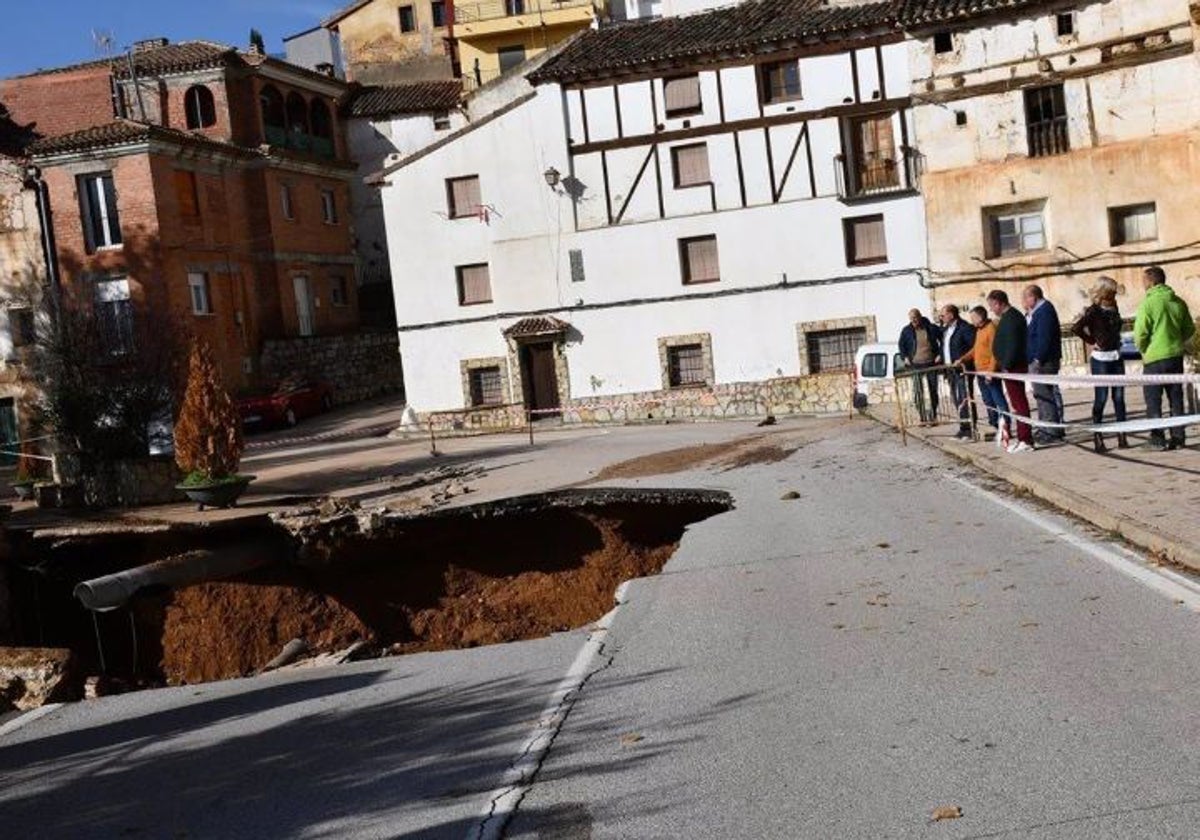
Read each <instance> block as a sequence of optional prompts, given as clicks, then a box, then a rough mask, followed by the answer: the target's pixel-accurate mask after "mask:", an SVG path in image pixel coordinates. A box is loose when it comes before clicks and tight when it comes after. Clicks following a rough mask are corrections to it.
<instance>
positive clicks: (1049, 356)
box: [1022, 286, 1066, 443]
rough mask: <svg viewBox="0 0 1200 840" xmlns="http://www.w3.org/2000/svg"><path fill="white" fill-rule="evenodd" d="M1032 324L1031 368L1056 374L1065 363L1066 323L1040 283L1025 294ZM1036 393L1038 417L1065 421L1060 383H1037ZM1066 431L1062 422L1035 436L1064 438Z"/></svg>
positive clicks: (1029, 358)
mask: <svg viewBox="0 0 1200 840" xmlns="http://www.w3.org/2000/svg"><path fill="white" fill-rule="evenodd" d="M1022 299H1023V302H1024V304H1025V312H1026V313H1027V315H1026V318H1027V320H1028V325H1029V338H1028V342H1029V346H1028V348H1027V352H1026V356H1027V357H1028V364H1029V372H1030V373H1041V374H1047V375H1050V376H1054V375H1055V374H1057V373H1058V371H1059V368H1060V367H1061V366H1062V326H1061V324H1060V323H1059V320H1058V311H1057V310H1056V309H1055V308H1054V304H1052V303H1050V301H1048V300H1046V297H1045V295H1044V294H1043V293H1042V289H1041V287H1040V286H1027V287H1026V288H1025V291H1024V293H1023V295H1022ZM1033 397H1034V400H1035V401H1036V402H1037V413H1038V420H1041V421H1042V422H1043V423H1051V424H1060V423H1062V422H1063V396H1062V391H1061V390H1060V389H1059V387H1058V386H1057V385H1043V384H1041V383H1036V384H1034V386H1033ZM1065 436H1066V431H1065V430H1064V429H1062V428H1059V427H1058V426H1056V425H1054V426H1049V427H1046V428H1041V429H1038V431H1037V432H1035V433H1034V438H1035V439H1037V440H1038V441H1039V442H1041V443H1047V442H1049V441H1052V440H1062V439H1063V438H1064V437H1065Z"/></svg>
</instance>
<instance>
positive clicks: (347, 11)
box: [321, 0, 375, 28]
mask: <svg viewBox="0 0 1200 840" xmlns="http://www.w3.org/2000/svg"><path fill="white" fill-rule="evenodd" d="M374 2H375V0H354V2H353V3H351V4H350V5H348V6H343V7H342V8H340V9H338V10H337V11H336V12H334V13H333V14H331V15H330V16H329V17H327V18H325V20H323V21H321V26H324V27H327V28H328V27H330V26H333V25H334V24H336V23H337V22H338V21H339V20H341V19H342V18H344V17H346V16H347V15H351V14H354V13H355V12H357V11H358V10H359V9H361V8H362V7H363V6H369V5H371V4H372V3H374Z"/></svg>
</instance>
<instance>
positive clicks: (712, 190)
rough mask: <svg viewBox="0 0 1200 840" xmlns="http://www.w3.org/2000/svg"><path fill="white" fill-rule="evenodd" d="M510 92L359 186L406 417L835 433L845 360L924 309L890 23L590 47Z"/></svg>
mask: <svg viewBox="0 0 1200 840" xmlns="http://www.w3.org/2000/svg"><path fill="white" fill-rule="evenodd" d="M529 78H530V80H531V81H532V82H533V83H534V85H535V87H534V89H533V91H532V92H531V93H528V94H526V95H525V96H522V97H519V98H517V99H515V100H513V101H512V102H510V103H509V104H508V105H506V106H504V107H502V108H500V109H498V110H496V111H494V112H493V113H492V114H490V115H489V116H486V117H483V118H481V119H478V120H476V121H474V122H473V123H471V124H470V125H468V126H466V127H464V128H462V129H461V130H459V131H457V132H454V133H453V134H452V135H451V136H450V137H448V138H446V139H444V140H442V141H440V142H438V143H436V144H435V145H433V146H431V147H429V148H427V149H425V150H424V151H422V152H421V153H419V154H417V155H413V156H411V157H409V158H407V159H405V160H401V161H399V162H398V163H396V164H394V165H392V166H390V167H387V168H385V170H384V179H385V182H386V186H384V187H383V189H382V197H383V207H384V214H385V218H386V224H387V238H388V243H389V251H390V255H391V266H392V276H393V282H394V289H395V298H396V311H397V316H398V319H399V324H400V330H401V334H400V343H401V351H402V354H403V357H404V366H405V372H406V382H407V388H408V397H409V402H410V404H411V405H412V406H413V408H414V409H416V410H417V411H418V412H421V413H430V412H441V411H451V412H459V413H461V416H463V417H466V418H468V420H467V422H471V423H479V424H487V423H491V422H506V421H508V420H511V419H512V416H513V415H514V414H517V415H519V414H521V413H523V411H524V409H532V410H534V411H537V412H542V413H547V414H550V413H561V414H562V415H563V417H564V418H565V419H568V420H575V419H588V418H589V417H601V418H602V417H606V416H610V417H613V418H616V419H622V418H629V419H633V418H645V417H647V416H652V417H660V416H731V415H739V414H762V413H767V412H773V413H782V412H788V411H820V410H830V409H833V408H837V409H839V410H840V409H841V408H843V407H844V406H845V405H846V404H847V403H848V401H849V375H848V373H847V368H848V366H849V362H850V359H851V358H852V356H853V351H854V349H855V348H856V347H857V346H858V345H859V344H861V343H862V342H864V341H870V340H873V339H875V338H876V337H877V336H882V337H886V338H889V339H890V338H891V337H892V336H893V335H894V334H895V332H896V331H897V330H898V329H899V327H900V326H901V325H902V324H903V323H904V321H905V313H906V311H907V310H908V309H910V308H912V307H914V306H916V307H922V308H923V307H924V306H926V305H927V304H928V294H927V293H926V292H925V291H924V290H923V289H922V287H921V284H920V271H921V268H922V267H923V266H924V264H925V230H924V222H923V219H924V215H923V207H922V199H921V197H920V194H919V192H918V175H919V163H920V155H919V153H918V152H917V150H916V149H915V148H914V147H913V140H912V131H913V125H912V114H911V103H910V99H909V81H910V74H909V68H908V64H907V58H906V48H905V45H904V43H903V38H902V35H901V33H900V31H899V29H898V27H897V25H896V15H895V7H894V4H887V3H875V4H857V5H854V6H853V7H849V8H845V7H824V6H821V7H813V6H810V5H808V4H803V3H796V2H792V1H791V0H756V2H750V3H745V4H743V5H741V6H738V7H733V8H728V9H721V10H716V11H712V12H706V13H703V14H697V15H692V16H688V17H681V18H669V19H663V20H656V21H648V22H635V23H630V24H625V25H622V26H617V27H610V28H604V29H601V30H598V31H593V32H588V33H585V34H584V35H582V36H581V37H579V38H578V39H577V40H576V41H574V42H573V43H572V44H571V45H569V46H568V47H567V48H565V49H564V50H563V51H562V52H561V53H560V54H559V55H557V56H556V57H554V58H553V59H551V60H550V61H548V62H547V63H546V64H545V65H544V66H542V67H541V68H539V69H538V70H537V71H535V72H533V73H532V74H530V77H529ZM822 374H827V375H822Z"/></svg>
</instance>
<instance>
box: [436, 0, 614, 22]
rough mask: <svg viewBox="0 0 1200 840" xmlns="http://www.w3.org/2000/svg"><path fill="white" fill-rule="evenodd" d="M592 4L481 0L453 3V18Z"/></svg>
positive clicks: (481, 17) (552, 0)
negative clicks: (479, 0) (478, 0)
mask: <svg viewBox="0 0 1200 840" xmlns="http://www.w3.org/2000/svg"><path fill="white" fill-rule="evenodd" d="M592 5H593V4H592V0H482V2H476V3H462V4H458V3H455V4H454V20H455V22H456V23H478V22H480V21H484V20H497V19H499V18H506V17H520V16H521V15H539V14H543V13H545V12H556V11H558V10H560V9H573V8H583V7H591V6H592Z"/></svg>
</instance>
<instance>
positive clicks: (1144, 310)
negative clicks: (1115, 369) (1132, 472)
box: [1133, 266, 1196, 449]
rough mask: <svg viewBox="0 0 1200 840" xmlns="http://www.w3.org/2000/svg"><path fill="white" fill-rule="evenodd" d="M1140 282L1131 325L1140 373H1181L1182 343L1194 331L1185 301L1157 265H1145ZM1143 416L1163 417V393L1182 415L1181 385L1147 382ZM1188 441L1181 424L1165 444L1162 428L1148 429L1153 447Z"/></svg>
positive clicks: (1176, 413)
mask: <svg viewBox="0 0 1200 840" xmlns="http://www.w3.org/2000/svg"><path fill="white" fill-rule="evenodd" d="M1142 285H1143V286H1144V287H1145V289H1146V299H1145V300H1143V301H1142V305H1141V306H1139V307H1138V311H1137V319H1136V321H1135V322H1134V326H1133V340H1134V342H1135V343H1136V344H1137V348H1138V350H1140V351H1141V353H1142V360H1143V361H1144V362H1145V366H1144V368H1143V372H1144V373H1146V374H1147V375H1154V374H1181V373H1183V354H1184V352H1185V345H1186V344H1187V342H1188V341H1189V340H1190V339H1191V337H1192V336H1193V335H1195V333H1196V323H1195V321H1193V320H1192V313H1191V312H1190V311H1188V306H1187V304H1186V303H1185V302H1184V301H1183V299H1182V298H1180V297H1179V296H1178V295H1176V294H1175V291H1174V290H1173V289H1172V288H1171V287H1170V286H1168V285H1167V275H1166V272H1164V271H1163V270H1162V269H1161V268H1159V267H1158V266H1153V267H1151V268H1147V269H1146V270H1145V271H1144V272H1143V273H1142ZM1143 392H1144V394H1145V397H1146V416H1147V417H1148V418H1150V419H1151V420H1158V419H1160V418H1161V417H1162V398H1163V393H1164V392H1166V395H1167V401H1168V403H1170V407H1171V416H1172V417H1183V416H1184V408H1183V385H1178V384H1176V385H1146V386H1145V387H1144V388H1143ZM1186 442H1187V436H1186V432H1185V429H1184V427H1183V426H1176V427H1175V428H1172V429H1171V442H1170V443H1167V441H1166V436H1165V435H1164V434H1163V430H1162V429H1155V430H1153V431H1152V432H1150V446H1151V448H1153V449H1182V448H1183V447H1184V444H1185V443H1186Z"/></svg>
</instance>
